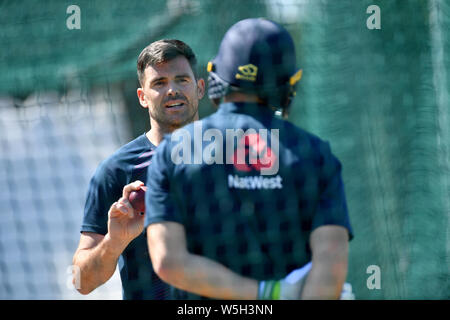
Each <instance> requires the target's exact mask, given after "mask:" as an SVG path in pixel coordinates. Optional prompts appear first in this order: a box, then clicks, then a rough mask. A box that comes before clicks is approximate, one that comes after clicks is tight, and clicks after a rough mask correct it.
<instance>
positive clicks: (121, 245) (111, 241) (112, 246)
mask: <svg viewBox="0 0 450 320" xmlns="http://www.w3.org/2000/svg"><path fill="white" fill-rule="evenodd" d="M129 243H130V241H124V240H121V239H116V238H113V237H111V234H110V233H107V234H106V235H105V238H103V244H104V248H105V250H106V251H107V252H108V253H110V254H112V255H114V256H120V255H121V254H122V252H123V251H124V250H125V248H126V247H127V246H128V244H129Z"/></svg>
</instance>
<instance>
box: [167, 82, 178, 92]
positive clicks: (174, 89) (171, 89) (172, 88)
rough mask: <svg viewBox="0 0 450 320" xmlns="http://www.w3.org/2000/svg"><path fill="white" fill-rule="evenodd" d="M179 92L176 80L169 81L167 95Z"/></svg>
mask: <svg viewBox="0 0 450 320" xmlns="http://www.w3.org/2000/svg"><path fill="white" fill-rule="evenodd" d="M178 92H179V89H178V86H177V84H176V83H175V82H174V81H170V82H169V87H168V89H167V95H169V96H176V95H177V94H178Z"/></svg>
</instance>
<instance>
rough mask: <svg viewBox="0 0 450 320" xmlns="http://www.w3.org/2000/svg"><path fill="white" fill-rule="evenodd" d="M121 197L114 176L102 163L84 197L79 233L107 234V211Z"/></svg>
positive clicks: (120, 190)
mask: <svg viewBox="0 0 450 320" xmlns="http://www.w3.org/2000/svg"><path fill="white" fill-rule="evenodd" d="M121 195H122V189H121V188H120V187H119V188H118V187H117V183H116V179H115V178H114V175H112V174H110V172H109V170H108V167H107V166H106V165H105V164H104V163H103V164H101V165H100V166H99V167H98V168H97V170H96V171H95V173H94V175H93V177H92V178H91V181H90V183H89V188H88V192H87V196H86V203H85V207H84V217H83V222H82V225H81V232H95V233H99V234H103V235H105V234H106V233H107V232H108V211H109V208H110V207H111V205H112V204H113V203H114V202H115V201H117V199H119V198H120V196H121Z"/></svg>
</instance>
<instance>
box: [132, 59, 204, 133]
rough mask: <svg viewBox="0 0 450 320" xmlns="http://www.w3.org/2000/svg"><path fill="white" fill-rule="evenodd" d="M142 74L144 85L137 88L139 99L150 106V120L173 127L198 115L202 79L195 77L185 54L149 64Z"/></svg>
mask: <svg viewBox="0 0 450 320" xmlns="http://www.w3.org/2000/svg"><path fill="white" fill-rule="evenodd" d="M144 76H145V77H144V84H143V88H139V89H138V96H139V102H140V103H141V105H142V106H143V107H144V108H148V109H149V113H150V117H151V120H152V121H154V122H156V123H157V124H158V125H159V126H160V127H162V128H170V129H171V130H173V129H174V128H179V127H182V126H184V125H185V124H187V123H189V122H192V121H194V120H196V119H198V101H199V99H201V98H202V97H203V94H204V91H205V82H204V80H203V79H199V80H196V79H195V77H194V73H193V71H192V69H191V66H190V65H189V62H188V60H187V59H186V58H185V57H183V56H178V57H176V58H174V59H172V60H170V61H168V62H163V63H160V64H157V65H155V66H148V67H147V68H146V69H145V72H144Z"/></svg>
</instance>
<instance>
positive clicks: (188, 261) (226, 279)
mask: <svg viewBox="0 0 450 320" xmlns="http://www.w3.org/2000/svg"><path fill="white" fill-rule="evenodd" d="M162 276H163V280H165V281H166V282H168V283H170V284H171V285H173V286H175V287H177V288H179V289H182V290H186V291H190V292H193V293H195V294H198V295H201V296H204V297H209V298H214V299H236V300H252V299H256V298H257V292H258V281H256V280H253V279H249V278H245V277H242V276H240V275H238V274H236V273H234V272H232V271H231V270H229V269H227V268H226V267H224V266H223V265H221V264H219V263H217V262H215V261H213V260H210V259H208V258H205V257H202V256H198V255H193V254H187V255H186V256H185V257H184V258H183V260H182V261H180V262H179V263H177V264H175V266H174V267H172V268H170V269H167V270H165V272H163V273H162Z"/></svg>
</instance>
